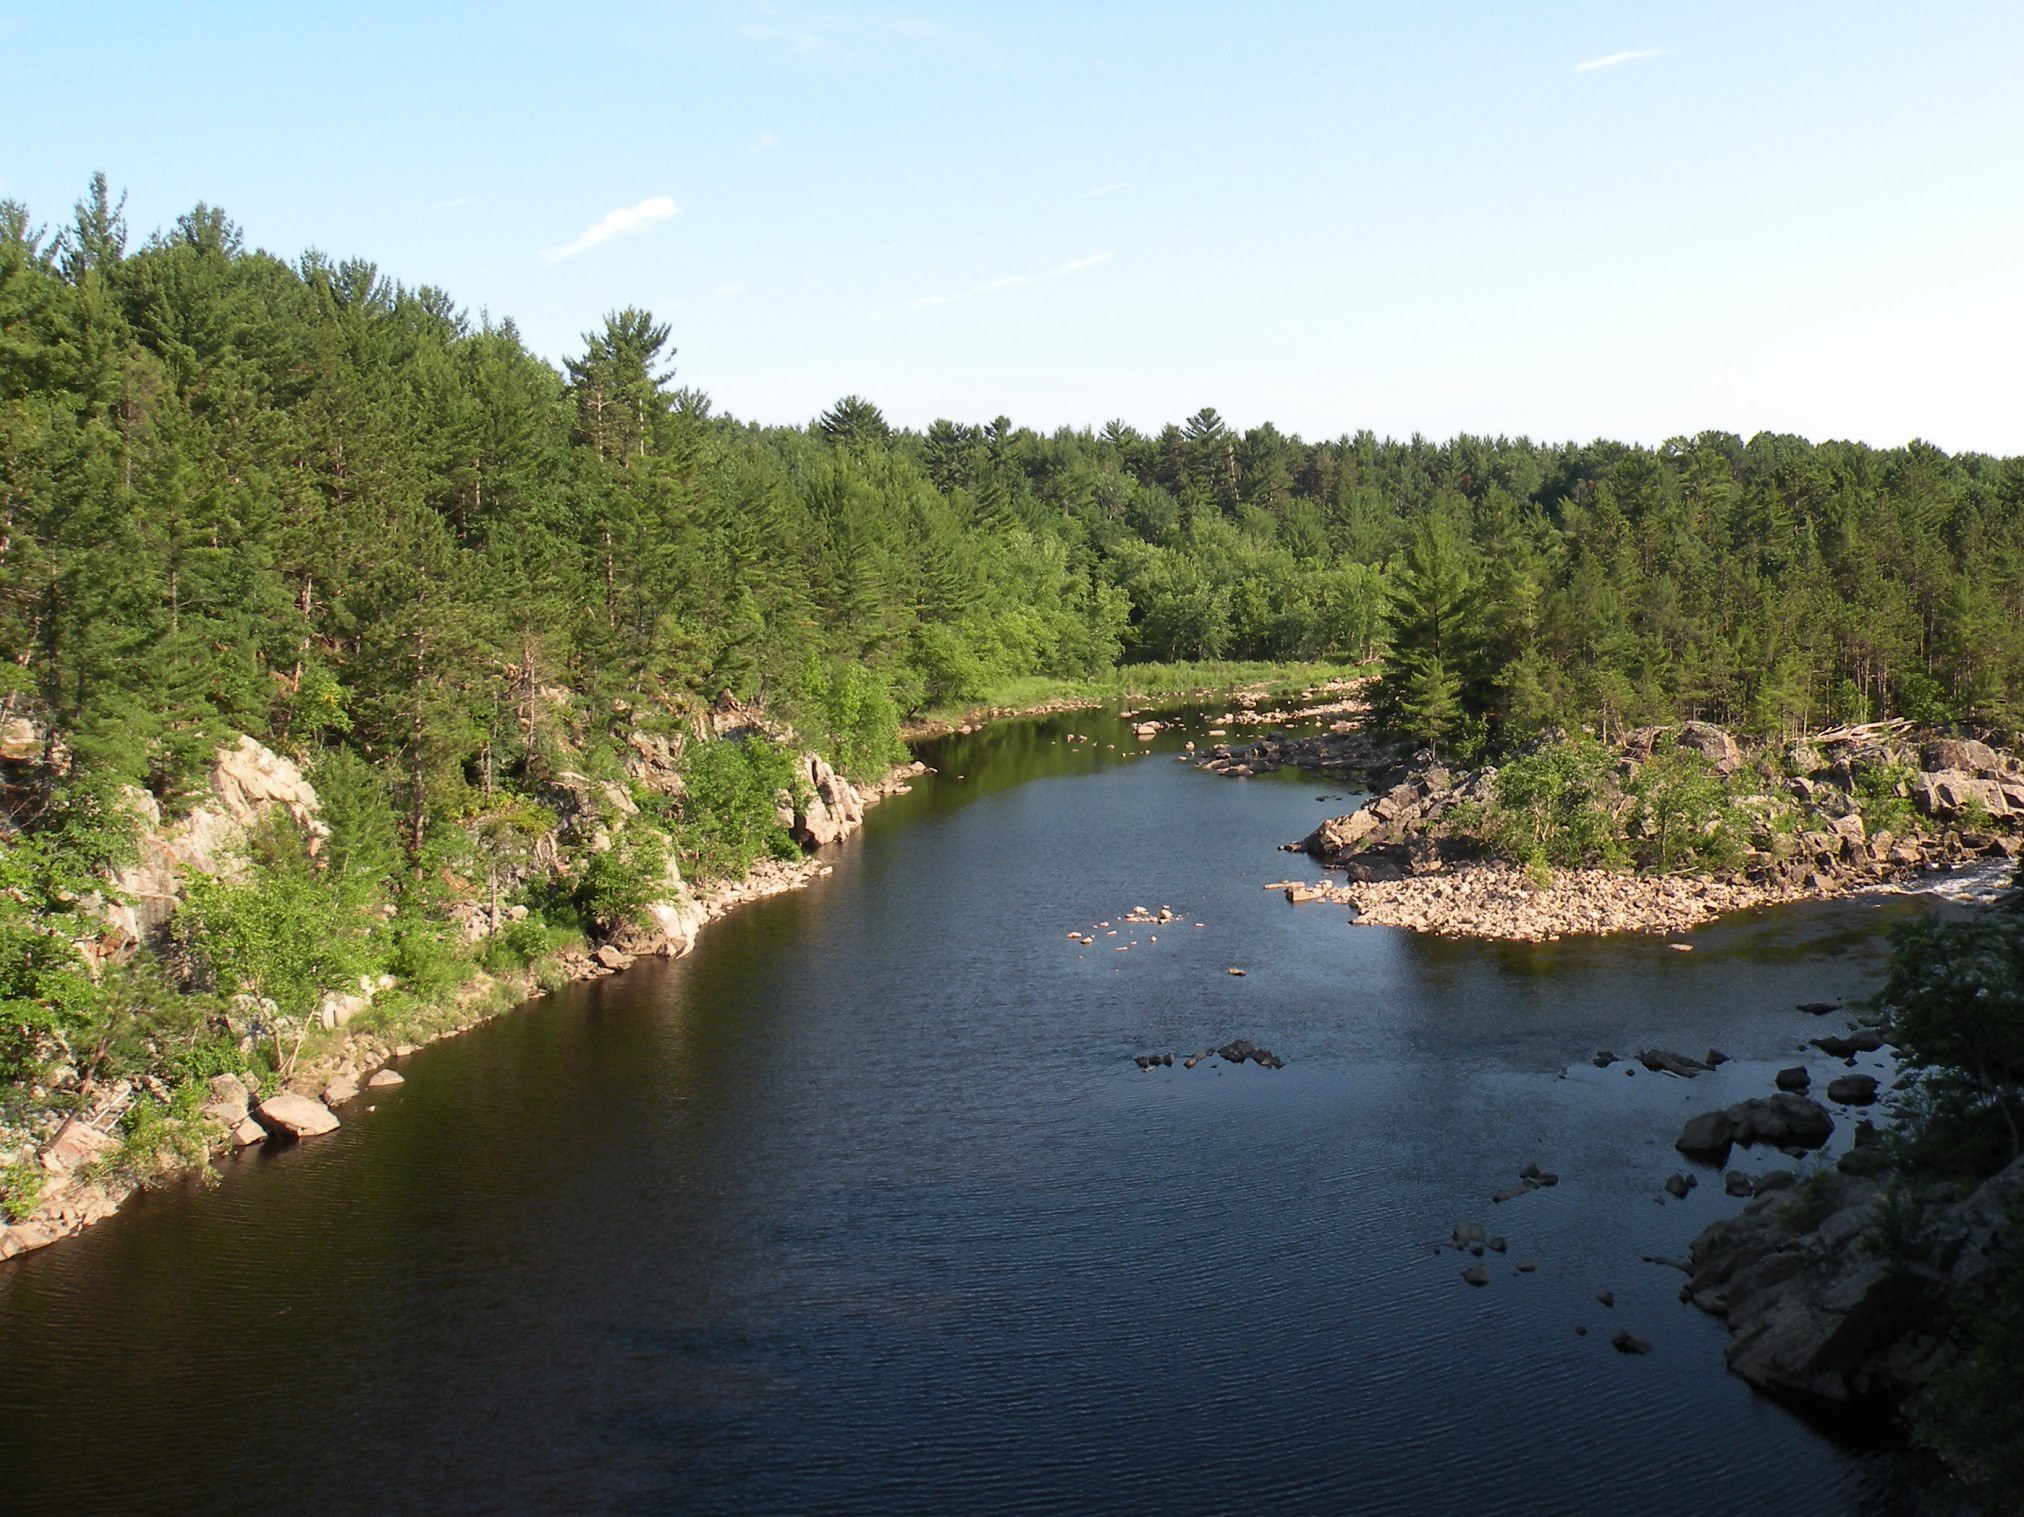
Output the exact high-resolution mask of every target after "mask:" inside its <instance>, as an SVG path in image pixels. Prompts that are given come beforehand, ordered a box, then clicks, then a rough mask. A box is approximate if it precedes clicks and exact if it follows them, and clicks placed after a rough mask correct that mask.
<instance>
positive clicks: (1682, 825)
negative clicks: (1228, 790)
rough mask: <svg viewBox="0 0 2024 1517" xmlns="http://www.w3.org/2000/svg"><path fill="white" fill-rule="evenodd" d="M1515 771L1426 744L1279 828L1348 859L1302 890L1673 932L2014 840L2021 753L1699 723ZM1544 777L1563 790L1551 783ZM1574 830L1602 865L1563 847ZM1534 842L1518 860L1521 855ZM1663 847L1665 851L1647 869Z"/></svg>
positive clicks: (1604, 928) (1256, 766)
mask: <svg viewBox="0 0 2024 1517" xmlns="http://www.w3.org/2000/svg"><path fill="white" fill-rule="evenodd" d="M1387 757H1388V756H1387V754H1386V753H1385V752H1384V750H1383V749H1382V747H1381V746H1380V745H1377V744H1374V743H1373V742H1371V740H1370V739H1369V738H1368V737H1367V736H1366V735H1365V734H1364V733H1362V732H1360V731H1358V730H1355V729H1354V728H1353V727H1351V728H1349V729H1348V730H1345V731H1342V732H1338V733H1330V734H1322V735H1319V736H1315V737H1307V738H1297V739H1295V738H1268V739H1266V740H1264V741H1261V742H1259V743H1254V744H1251V745H1249V746H1248V747H1241V748H1233V747H1229V746H1225V745H1219V746H1218V747H1217V748H1215V749H1212V750H1210V752H1209V753H1208V754H1207V755H1206V756H1204V757H1203V758H1201V759H1199V760H1198V761H1197V762H1198V763H1200V765H1201V766H1202V767H1204V768H1206V769H1210V770H1212V771H1214V772H1217V773H1222V774H1231V775H1237V776H1240V777H1241V776H1243V775H1246V774H1251V773H1258V772H1264V771H1266V770H1268V769H1271V768H1277V767H1281V766H1287V765H1291V766H1295V767H1299V768H1302V769H1306V770H1309V771H1310V772H1314V773H1317V774H1322V775H1336V774H1340V773H1342V772H1344V771H1345V770H1347V771H1352V772H1355V771H1362V772H1371V771H1373V770H1378V769H1381V768H1382V767H1383V766H1384V764H1385V762H1386V760H1387ZM1582 765H1586V766H1587V770H1586V772H1585V773H1582V772H1581V770H1580V766H1582ZM1521 768H1522V769H1523V770H1524V773H1523V779H1522V781H1521V780H1520V773H1521ZM1506 769H1507V771H1508V772H1504V771H1500V770H1499V769H1498V768H1496V767H1494V766H1485V767H1482V768H1478V769H1475V770H1471V771H1467V772H1458V771H1454V770H1450V769H1449V768H1448V767H1447V766H1445V765H1443V764H1440V763H1438V762H1437V761H1435V760H1434V759H1433V758H1432V757H1431V756H1429V755H1421V756H1420V757H1419V758H1417V759H1416V760H1414V761H1411V762H1409V763H1407V764H1405V765H1404V766H1403V768H1402V770H1400V769H1394V771H1393V772H1394V776H1395V783H1393V784H1391V785H1390V786H1389V787H1387V788H1383V789H1381V790H1378V791H1377V793H1374V794H1372V795H1371V796H1370V797H1369V799H1367V800H1366V801H1365V802H1364V803H1363V805H1362V806H1360V807H1359V808H1358V809H1357V810H1356V811H1354V812H1350V813H1348V814H1346V815H1343V816H1337V817H1332V818H1330V819H1328V820H1327V821H1324V822H1323V823H1322V824H1321V825H1320V826H1319V827H1317V828H1315V829H1314V830H1313V831H1312V832H1311V833H1309V834H1308V835H1307V836H1306V837H1305V838H1303V839H1302V840H1301V841H1300V842H1298V843H1296V844H1288V845H1286V846H1287V847H1288V848H1289V849H1291V850H1295V851H1304V852H1306V853H1307V854H1309V855H1310V856H1312V857H1313V858H1315V859H1316V860H1317V861H1319V862H1320V863H1322V864H1323V865H1325V866H1326V867H1328V868H1329V869H1331V870H1339V871H1341V872H1342V874H1343V875H1345V876H1346V879H1345V880H1343V881H1342V882H1339V883H1338V882H1332V881H1331V882H1325V883H1322V884H1316V885H1307V886H1304V887H1303V888H1302V890H1301V891H1300V892H1299V893H1298V895H1297V899H1300V900H1309V901H1325V902H1328V903H1330V904H1335V905H1343V906H1348V907H1350V908H1352V909H1353V910H1354V911H1355V912H1356V917H1355V920H1356V921H1357V922H1358V923H1360V924H1363V925H1366V926H1388V927H1402V928H1406V929H1408V930H1410V931H1415V932H1430V933H1437V934H1444V935H1450V936H1460V937H1475V938H1486V939H1497V940H1505V941H1519V942H1539V941H1551V940H1553V939H1556V938H1560V937H1563V936H1571V935H1576V934H1607V933H1656V934H1664V935H1673V934H1680V933H1685V932H1689V931H1691V930H1692V929H1694V928H1696V927H1699V926H1701V925H1703V924H1705V923H1707V922H1710V921H1712V920H1714V919H1715V918H1717V917H1720V916H1724V915H1727V914H1729V913H1731V912H1736V911H1744V910H1750V909H1755V908H1760V907H1766V906H1777V905H1783V904H1786V903H1789V902H1792V901H1800V900H1822V899H1828V898H1832V897H1835V896H1840V895H1846V894H1851V893H1855V892H1859V891H1874V890H1894V889H1903V888H1906V887H1908V886H1911V885H1915V884H1919V883H1929V882H1931V881H1932V880H1933V879H1935V878H1939V877H1945V876H1947V875H1950V874H1952V873H1954V872H1956V871H1961V870H1972V869H1974V868H1976V867H1978V866H1984V865H1986V866H2003V865H2007V864H2009V863H2010V862H2011V861H2014V860H2015V859H2016V858H2017V857H2018V856H2019V854H2020V853H2024V762H2020V760H2019V759H2018V757H2017V756H2016V755H2015V754H2012V753H2009V752H2005V751H2002V750H1999V749H1996V748H1993V747H1991V746H1989V745H1988V744H1986V743H1982V742H1979V741H1974V740H1968V739H1961V738H1956V737H1948V736H1942V735H1937V734H1927V735H1925V736H1923V737H1921V736H1920V735H1919V734H1916V733H1914V732H1912V731H1910V730H1909V729H1908V728H1905V727H1903V726H1901V725H1892V726H1879V727H1876V728H1865V729H1851V730H1844V731H1841V732H1838V733H1827V734H1821V735H1819V736H1816V737H1814V738H1811V739H1806V740H1802V741H1799V742H1795V743H1790V744H1786V745H1783V746H1781V747H1777V748H1764V749H1759V750H1756V751H1754V752H1746V751H1745V750H1744V749H1743V748H1742V747H1741V746H1740V745H1739V744H1738V743H1737V742H1736V740H1735V739H1734V737H1732V736H1731V735H1730V734H1729V733H1727V732H1724V731H1722V730H1721V729H1719V728H1714V727H1711V726H1708V725H1707V724H1704V723H1690V724H1688V725H1687V727H1686V728H1684V729H1680V730H1679V731H1678V732H1671V731H1668V730H1667V729H1646V730H1644V731H1642V732H1639V733H1633V734H1630V735H1629V736H1628V737H1626V738H1625V739H1624V740H1623V741H1622V742H1621V743H1619V744H1618V745H1617V746H1616V747H1615V748H1614V749H1613V750H1605V749H1602V748H1601V747H1600V746H1599V745H1594V744H1589V745H1587V748H1586V749H1585V750H1580V751H1577V750H1576V749H1574V748H1573V747H1572V746H1571V745H1566V744H1564V743H1563V744H1562V745H1560V746H1559V747H1554V746H1552V745H1548V746H1547V747H1545V748H1543V749H1536V750H1534V752H1533V753H1530V754H1526V755H1521V756H1519V757H1518V758H1516V759H1514V760H1513V761H1512V762H1511V763H1510V764H1509V765H1507V766H1506ZM1500 774H1501V777H1500ZM1570 776H1572V777H1570ZM1549 785H1558V786H1559V787H1560V789H1559V790H1558V791H1555V792H1551V793H1549V794H1547V795H1546V796H1545V798H1544V799H1542V798H1541V792H1542V790H1544V789H1545V788H1546V787H1547V786H1549ZM1668 829H1669V830H1670V831H1671V833H1672V834H1673V835H1674V836H1673V838H1672V839H1671V840H1669V839H1668V837H1667V831H1668ZM1577 833H1579V835H1580V838H1581V840H1582V841H1581V842H1580V844H1579V846H1580V847H1583V848H1586V849H1588V850H1589V851H1591V852H1593V853H1599V854H1602V855H1604V856H1607V857H1610V861H1611V867H1596V866H1594V865H1589V866H1583V865H1582V864H1579V863H1576V864H1572V865H1570V864H1568V863H1567V862H1565V860H1564V859H1563V858H1562V857H1561V855H1560V851H1561V850H1565V849H1571V848H1574V847H1576V846H1577V845H1576V844H1575V843H1573V842H1570V841H1568V840H1569V838H1570V837H1572V836H1574V835H1575V834H1577ZM1669 849H1670V850H1671V858H1672V860H1673V861H1674V862H1672V867H1664V864H1665V863H1666V862H1667V861H1668V850H1669ZM1528 852H1529V853H1531V855H1532V856H1531V857H1530V858H1528V859H1527V861H1526V862H1524V863H1522V864H1521V863H1519V862H1517V861H1516V860H1515V859H1514V858H1513V857H1512V855H1513V854H1518V855H1520V856H1523V855H1525V854H1526V853H1528ZM1654 856H1655V857H1656V858H1657V859H1659V860H1660V861H1661V862H1660V864H1659V865H1657V866H1654V865H1652V864H1649V863H1647V864H1645V865H1644V867H1638V864H1639V861H1640V859H1641V857H1654ZM1549 858H1550V859H1551V860H1552V862H1549V861H1548V860H1549ZM1289 883H1290V882H1289Z"/></svg>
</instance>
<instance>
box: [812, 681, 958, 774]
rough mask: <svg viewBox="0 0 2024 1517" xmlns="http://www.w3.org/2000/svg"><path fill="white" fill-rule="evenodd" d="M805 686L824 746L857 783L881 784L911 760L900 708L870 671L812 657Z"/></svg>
mask: <svg viewBox="0 0 2024 1517" xmlns="http://www.w3.org/2000/svg"><path fill="white" fill-rule="evenodd" d="M978 673H979V674H981V670H979V671H978ZM802 687H803V690H804V692H805V696H806V699H807V701H808V703H809V705H810V707H811V708H812V710H813V711H814V713H815V715H816V721H817V723H818V724H819V729H820V734H821V741H822V745H823V747H824V749H825V750H826V751H827V753H828V755H829V757H830V761H831V762H832V763H834V764H835V765H836V767H837V768H838V769H840V770H842V771H843V773H845V774H846V775H849V776H850V777H851V778H852V779H859V780H870V779H880V778H883V777H884V775H885V773H886V771H887V770H889V769H891V768H892V767H893V766H894V765H895V764H899V763H904V762H905V761H906V756H907V750H906V745H905V744H904V743H902V742H901V741H900V712H899V706H898V704H897V703H896V702H895V701H894V700H893V698H892V695H891V692H890V691H889V690H888V688H887V687H886V685H885V684H884V683H883V682H882V681H881V680H880V679H879V678H878V677H877V676H876V675H874V674H873V673H872V672H871V671H870V670H869V669H866V668H864V667H862V666H861V665H857V664H845V663H837V662H829V663H824V662H822V661H820V660H817V659H815V658H813V657H812V656H811V658H810V660H809V662H808V665H807V667H806V668H805V670H804V671H803V674H802Z"/></svg>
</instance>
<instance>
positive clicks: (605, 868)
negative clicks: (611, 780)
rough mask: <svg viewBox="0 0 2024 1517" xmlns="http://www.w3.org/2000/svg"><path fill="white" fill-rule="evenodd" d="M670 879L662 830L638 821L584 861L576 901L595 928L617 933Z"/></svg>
mask: <svg viewBox="0 0 2024 1517" xmlns="http://www.w3.org/2000/svg"><path fill="white" fill-rule="evenodd" d="M667 878H668V845H667V840H666V838H664V837H663V836H662V835H661V833H660V832H659V831H657V830H656V829H654V828H652V827H647V826H642V825H638V824H635V825H634V826H632V827H630V828H628V829H627V830H626V831H625V833H624V834H623V835H622V836H621V837H619V838H618V840H617V841H616V842H614V843H613V844H612V845H611V847H609V848H607V849H605V850H604V851H603V852H602V853H593V854H591V855H590V856H589V857H588V858H587V859H586V860H585V861H584V866H583V874H582V876H581V877H580V878H579V879H578V881H577V887H576V904H577V909H578V910H579V911H581V912H582V914H583V918H584V921H585V922H586V923H587V924H588V925H589V926H590V927H592V928H593V929H596V930H600V931H604V932H616V931H617V930H618V929H619V928H621V927H624V926H626V925H627V924H628V923H630V922H632V921H634V920H635V919H637V918H638V916H639V915H640V913H641V912H642V911H644V910H645V909H646V906H647V903H648V902H649V901H653V900H656V899H658V898H659V896H660V893H661V891H662V890H663V889H664V888H665V886H666V883H667Z"/></svg>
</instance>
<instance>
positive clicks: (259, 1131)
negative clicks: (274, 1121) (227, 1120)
mask: <svg viewBox="0 0 2024 1517" xmlns="http://www.w3.org/2000/svg"><path fill="white" fill-rule="evenodd" d="M266 1141H267V1129H266V1128H264V1127H262V1126H261V1125H260V1124H259V1123H258V1122H256V1121H254V1120H253V1118H252V1117H250V1116H248V1117H246V1118H245V1119H244V1120H242V1121H241V1122H240V1123H239V1124H238V1125H237V1126H235V1127H234V1128H233V1129H232V1146H233V1147H235V1148H251V1147H252V1146H253V1145H254V1144H255V1143H265V1142H266Z"/></svg>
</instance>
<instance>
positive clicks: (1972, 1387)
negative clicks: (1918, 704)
mask: <svg viewBox="0 0 2024 1517" xmlns="http://www.w3.org/2000/svg"><path fill="white" fill-rule="evenodd" d="M2002 1231H2003V1235H2004V1236H2005V1237H2008V1238H2011V1239H2016V1238H2019V1237H2024V1205H2020V1206H2013V1208H2012V1209H2011V1212H2010V1214H2009V1216H2007V1217H2006V1218H2005V1219H2004V1222H2003V1229H2002ZM1953 1337H1954V1340H1955V1342H1956V1344H1957V1352H1956V1353H1955V1354H1954V1355H1953V1356H1952V1357H1951V1358H1950V1359H1949V1361H1948V1362H1947V1363H1946V1364H1945V1365H1944V1366H1943V1367H1942V1368H1941V1369H1940V1371H1939V1373H1938V1374H1937V1375H1936V1376H1935V1377H1934V1378H1933V1380H1932V1382H1931V1383H1930V1384H1929V1385H1928V1386H1927V1387H1926V1389H1925V1391H1924V1392H1923V1393H1922V1394H1921V1395H1920V1396H1919V1397H1918V1399H1917V1400H1916V1401H1915V1402H1914V1404H1913V1406H1912V1408H1911V1413H1912V1427H1913V1430H1914V1432H1915V1433H1916V1435H1917V1437H1918V1438H1919V1441H1920V1442H1922V1443H1924V1444H1925V1445H1926V1446H1927V1447H1929V1448H1934V1449H1937V1450H1939V1451H1940V1453H1941V1454H1943V1455H1944V1456H1945V1457H1946V1459H1947V1463H1948V1464H1949V1466H1950V1467H1951V1468H1952V1469H1953V1470H1954V1472H1955V1474H1956V1475H1957V1476H1959V1477H1960V1479H1961V1481H1962V1483H1963V1485H1965V1486H1966V1487H1967V1489H1968V1492H1969V1494H1970V1495H1971V1496H1973V1497H1974V1498H1975V1499H1976V1501H1977V1502H1979V1503H1980V1508H1981V1510H1982V1511H1985V1512H2015V1511H2020V1510H2024V1402H2020V1401H2019V1399H2018V1396H2017V1366H2018V1365H2020V1364H2024V1248H2018V1247H2015V1246H2014V1245H2013V1246H2012V1247H2011V1249H2010V1251H2009V1256H2008V1258H2007V1260H2006V1262H2005V1264H2004V1267H2003V1272H2002V1274H2001V1276H2000V1277H1999V1278H1998V1280H1997V1282H1996V1286H1995V1289H1994V1291H1993V1293H1992V1299H1991V1301H1990V1303H1989V1305H1988V1306H1987V1307H1986V1308H1983V1309H1981V1310H1978V1311H1976V1312H1975V1313H1973V1314H1972V1315H1970V1316H1968V1317H1967V1318H1966V1319H1965V1320H1962V1321H1959V1322H1957V1323H1956V1324H1955V1325H1954V1331H1953Z"/></svg>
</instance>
